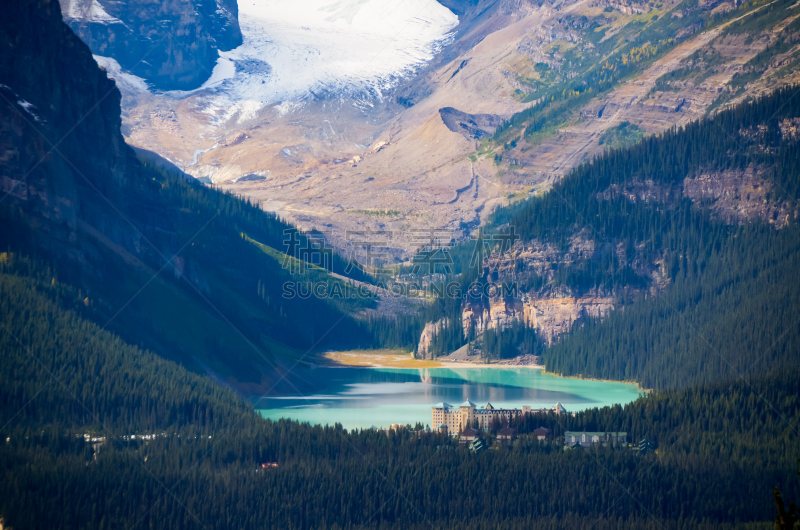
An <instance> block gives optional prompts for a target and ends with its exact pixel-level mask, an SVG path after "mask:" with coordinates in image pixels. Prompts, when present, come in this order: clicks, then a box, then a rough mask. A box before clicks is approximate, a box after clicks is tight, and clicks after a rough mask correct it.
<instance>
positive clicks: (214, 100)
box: [168, 0, 458, 122]
mask: <svg viewBox="0 0 800 530" xmlns="http://www.w3.org/2000/svg"><path fill="white" fill-rule="evenodd" d="M239 23H240V26H241V28H242V34H243V35H244V43H243V44H242V46H240V47H238V48H236V49H234V50H231V51H228V52H220V57H219V59H218V61H217V65H216V67H215V68H214V70H213V72H211V76H210V78H209V79H208V80H207V81H206V83H204V84H203V86H201V87H200V88H198V89H196V90H193V91H189V92H170V93H168V94H169V95H171V96H173V97H178V98H182V97H186V96H189V95H195V94H198V95H202V96H206V97H204V99H206V104H207V109H208V110H209V112H213V113H214V114H216V115H217V117H218V118H222V116H220V115H219V113H218V112H219V110H220V109H225V110H224V114H225V116H224V118H228V117H231V116H234V115H238V116H239V122H242V121H246V120H247V119H251V118H253V117H255V115H256V113H257V112H258V110H259V109H261V108H264V107H265V106H267V105H274V106H275V107H276V109H277V110H278V111H279V112H290V111H291V110H293V109H297V108H301V107H302V106H303V103H304V102H308V101H313V100H323V99H324V100H329V99H339V100H346V99H348V100H355V102H357V104H358V103H360V104H361V105H364V106H370V105H371V103H370V102H371V101H375V100H376V99H377V100H380V99H382V98H383V97H384V96H385V95H386V93H387V92H388V91H390V90H391V89H392V88H393V87H395V86H396V85H397V83H398V82H399V81H400V80H401V79H402V78H404V77H406V76H409V75H411V74H413V73H414V72H416V71H417V70H418V69H419V67H421V66H422V65H424V64H425V63H426V62H428V61H430V60H431V59H432V58H433V56H434V55H435V54H436V53H437V52H438V51H439V50H440V49H441V48H442V46H445V45H447V44H448V42H449V41H450V40H451V39H452V35H453V33H452V31H453V29H454V28H455V26H456V25H458V17H457V16H456V15H455V14H454V13H453V12H451V11H450V10H449V9H447V8H446V7H444V6H443V5H441V4H439V3H438V2H436V1H435V0H403V1H402V2H397V1H395V0H334V1H331V0H241V1H240V2H239Z"/></svg>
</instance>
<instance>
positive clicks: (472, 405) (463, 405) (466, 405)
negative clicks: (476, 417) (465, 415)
mask: <svg viewBox="0 0 800 530" xmlns="http://www.w3.org/2000/svg"><path fill="white" fill-rule="evenodd" d="M459 406H461V407H474V406H475V403H473V402H472V401H470V400H466V401H465V402H464V403H462V404H461V405H459Z"/></svg>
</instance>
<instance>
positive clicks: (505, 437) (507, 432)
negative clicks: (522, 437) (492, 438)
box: [497, 427, 517, 445]
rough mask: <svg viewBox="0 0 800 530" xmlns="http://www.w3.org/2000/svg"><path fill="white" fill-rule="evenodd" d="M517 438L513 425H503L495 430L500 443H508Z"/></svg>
mask: <svg viewBox="0 0 800 530" xmlns="http://www.w3.org/2000/svg"><path fill="white" fill-rule="evenodd" d="M516 438H517V430H516V429H515V428H513V427H503V428H502V429H500V430H499V431H497V441H498V442H500V443H501V444H505V445H510V444H511V442H513V441H514V440H515V439H516Z"/></svg>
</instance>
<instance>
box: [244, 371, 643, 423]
mask: <svg viewBox="0 0 800 530" xmlns="http://www.w3.org/2000/svg"><path fill="white" fill-rule="evenodd" d="M313 372H314V380H315V381H318V382H320V383H319V384H318V385H317V388H318V390H317V391H316V392H315V393H313V394H308V395H280V396H268V397H264V398H261V399H259V400H257V401H256V402H255V407H256V409H257V410H258V411H259V412H260V413H261V415H262V416H264V417H265V418H269V419H273V420H275V419H280V418H288V419H292V420H297V421H301V422H309V423H312V424H322V425H333V424H334V423H341V424H342V425H343V426H344V427H345V428H347V429H367V428H369V427H371V426H373V425H374V426H376V427H380V428H387V427H389V426H390V425H391V424H392V423H402V424H404V425H405V424H411V425H415V424H416V423H417V422H419V423H422V424H423V425H428V424H430V422H431V406H432V405H434V404H436V403H439V402H442V401H443V402H445V403H450V404H451V405H458V404H460V403H462V402H463V401H465V400H467V399H469V400H471V401H472V402H474V403H475V404H476V405H478V406H483V405H485V404H486V403H487V402H491V403H492V405H493V406H495V407H508V408H517V407H521V406H522V405H530V406H531V407H534V408H539V407H552V406H553V405H555V404H556V403H561V404H562V405H564V407H566V409H567V411H568V412H573V411H580V410H584V409H587V408H593V407H604V406H607V405H613V404H616V403H619V404H626V403H630V402H631V401H633V400H635V399H637V398H638V397H639V394H640V391H639V389H638V387H637V386H636V385H632V384H628V383H609V382H602V381H586V380H580V379H567V378H562V377H555V376H552V375H547V374H544V373H542V371H541V370H534V369H531V368H524V367H520V368H515V367H509V368H429V369H405V368H351V367H341V368H339V367H320V368H316V369H314V370H313Z"/></svg>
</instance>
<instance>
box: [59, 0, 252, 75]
mask: <svg viewBox="0 0 800 530" xmlns="http://www.w3.org/2000/svg"><path fill="white" fill-rule="evenodd" d="M60 3H61V9H62V11H63V15H64V21H65V22H67V24H69V26H70V27H71V28H72V30H73V31H75V33H76V34H78V36H79V37H80V38H81V39H82V40H83V41H84V42H85V43H86V44H88V45H89V48H91V50H92V53H94V54H95V55H103V56H106V57H112V58H114V59H116V60H117V62H119V64H120V65H122V67H123V68H125V69H126V70H128V71H130V72H132V73H133V74H135V75H137V76H139V77H142V78H144V79H146V80H147V81H148V82H150V83H152V84H153V85H154V86H155V87H156V88H158V89H161V90H189V89H194V88H197V87H199V86H200V85H201V84H203V82H204V81H205V80H206V79H208V78H209V77H210V76H211V71H212V70H213V69H214V65H215V63H216V61H217V58H218V51H220V50H222V51H226V50H231V49H233V48H235V47H237V46H239V45H241V44H242V33H241V30H240V29H239V21H238V6H237V3H236V0H164V1H158V0H129V1H125V2H122V1H114V0H102V1H101V0H60Z"/></svg>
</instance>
